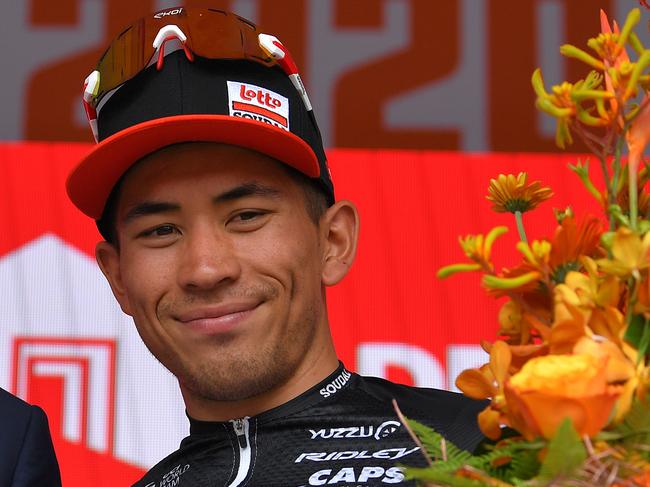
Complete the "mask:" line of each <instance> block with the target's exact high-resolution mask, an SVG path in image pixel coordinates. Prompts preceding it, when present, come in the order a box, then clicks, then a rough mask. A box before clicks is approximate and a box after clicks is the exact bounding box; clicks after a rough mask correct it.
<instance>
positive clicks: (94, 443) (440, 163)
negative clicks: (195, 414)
mask: <svg viewBox="0 0 650 487" xmlns="http://www.w3.org/2000/svg"><path fill="white" fill-rule="evenodd" d="M88 149H89V146H88V145H85V144H62V143H59V144H49V143H15V144H12V143H6V144H0V225H1V228H2V229H3V232H2V233H1V234H0V285H2V286H4V287H1V288H0V292H2V293H4V294H3V295H0V300H2V301H3V303H2V304H3V306H4V307H5V308H6V309H7V310H8V311H7V312H6V313H5V317H4V318H0V386H2V387H4V388H6V389H9V390H12V391H13V392H15V393H18V394H20V395H22V396H27V397H26V399H28V400H31V401H32V402H36V403H39V404H42V405H43V407H44V408H45V409H46V411H47V412H48V415H49V418H50V423H51V426H52V431H53V433H54V436H55V443H56V448H57V452H58V454H59V459H60V463H61V467H62V471H63V475H64V485H66V486H81V485H91V484H92V485H127V484H129V482H132V481H134V480H135V479H136V478H138V476H139V475H140V474H141V473H142V472H143V471H144V470H145V469H146V468H147V467H148V466H150V463H152V459H153V458H158V459H159V458H160V455H159V454H158V453H151V451H152V450H154V449H155V448H156V445H157V444H158V443H165V442H166V443H165V445H164V446H163V447H161V448H164V449H167V450H165V452H167V453H168V452H170V451H171V450H169V448H170V446H169V445H174V444H177V443H178V441H179V440H180V436H182V431H183V429H184V428H185V427H186V426H185V420H184V418H183V417H182V403H181V402H180V400H179V398H178V397H177V393H176V391H175V385H174V384H173V381H170V380H168V379H167V378H165V377H166V376H165V375H164V374H166V372H165V371H163V370H162V368H161V367H160V366H158V365H157V364H153V365H152V370H153V372H152V374H153V375H154V376H155V375H156V374H159V375H161V376H162V377H163V379H161V380H164V381H168V382H165V384H167V386H168V389H169V392H168V393H167V394H168V395H169V396H170V397H171V399H169V401H168V402H171V403H173V404H172V405H173V407H172V408H171V409H172V410H173V411H174V412H175V413H178V415H177V417H175V418H176V419H175V421H177V422H178V423H179V425H178V427H177V428H172V427H171V426H170V427H168V428H167V429H166V430H162V431H158V430H155V428H150V427H148V426H147V424H148V423H146V421H148V420H149V416H153V417H158V416H157V415H159V419H158V420H159V421H162V420H163V419H164V418H166V416H165V414H167V413H166V412H165V411H166V410H164V411H163V410H161V412H159V413H158V412H157V411H158V409H156V408H158V407H160V408H162V407H163V406H162V405H159V404H162V400H160V401H155V402H154V401H151V397H148V398H142V397H141V395H146V393H145V392H142V393H137V392H133V391H138V390H140V388H141V387H143V386H144V387H146V383H147V382H148V381H150V379H147V377H148V376H146V373H147V372H146V371H144V369H143V370H142V371H141V370H139V369H136V368H134V366H132V365H131V364H130V362H129V360H131V359H132V355H134V353H130V352H129V354H127V355H120V353H119V351H120V350H122V351H124V350H130V348H129V347H135V348H136V349H137V347H141V344H140V343H139V340H138V339H137V337H136V336H135V335H134V334H133V332H132V330H131V328H132V327H131V326H130V325H128V322H125V323H127V324H126V325H124V326H122V327H121V328H115V331H113V328H110V326H111V325H110V323H111V321H116V320H118V318H109V319H105V318H103V317H102V316H100V315H97V314H95V315H93V314H92V313H91V311H92V312H95V311H96V310H95V309H94V308H93V310H89V311H88V313H89V314H88V315H86V314H84V313H85V311H83V307H84V303H86V302H88V306H95V305H93V304H92V303H90V301H92V300H91V299H90V298H89V297H88V296H89V295H88V296H86V295H84V296H85V297H82V298H79V296H78V294H79V293H78V292H76V291H75V287H74V286H75V282H77V281H83V282H85V281H84V279H86V278H87V277H86V276H85V274H86V273H91V274H92V273H94V272H95V270H93V269H94V264H93V263H92V261H91V260H90V256H92V255H93V249H94V245H95V243H96V241H97V240H98V238H99V237H98V234H97V232H96V230H95V228H94V224H93V223H92V222H90V221H88V220H87V219H86V218H85V217H83V216H82V215H81V214H80V213H79V212H78V211H77V210H76V209H75V208H74V207H73V206H72V205H71V203H69V202H68V200H67V198H66V196H65V191H64V181H65V177H66V174H67V173H68V171H69V170H70V168H71V167H72V166H73V165H74V164H75V161H77V160H79V158H80V157H81V156H82V155H83V154H84V153H86V152H87V151H88ZM577 157H578V156H576V155H547V154H495V153H493V154H462V153H452V152H416V151H388V150H386V151H372V150H332V151H330V152H329V159H330V164H331V168H332V173H333V178H334V181H335V186H336V192H337V197H338V198H347V199H350V200H353V201H354V202H355V203H356V204H357V206H358V208H359V213H360V215H361V237H360V238H361V240H360V245H359V252H358V255H357V260H356V262H355V264H354V266H353V268H352V271H351V273H350V275H349V276H348V277H347V278H346V279H345V280H344V282H343V283H341V284H340V285H338V286H337V287H335V288H332V289H330V290H329V292H328V301H329V309H330V321H331V324H332V330H333V333H334V336H335V341H336V344H337V347H338V351H339V354H340V357H341V359H342V360H343V361H344V362H345V363H346V364H347V365H348V367H349V368H351V369H355V370H359V371H361V372H365V373H376V374H378V375H383V376H386V377H389V378H391V379H393V380H397V381H400V382H406V383H412V384H413V383H415V384H418V385H429V386H431V385H433V386H438V387H447V388H451V387H452V386H453V378H454V376H455V374H457V372H458V368H460V367H463V366H469V365H472V364H473V363H476V362H477V361H480V360H481V358H482V357H481V356H480V355H477V353H476V345H477V344H478V343H479V341H480V340H481V339H492V338H493V337H494V333H495V331H496V313H497V309H498V303H495V302H494V301H491V300H489V299H488V298H487V297H486V296H485V294H484V291H483V290H482V289H481V288H480V284H479V279H478V277H477V276H475V275H461V276H457V277H454V278H451V279H449V280H447V281H439V280H437V279H436V277H435V273H436V270H437V269H438V268H439V267H440V266H442V265H445V264H448V263H452V262H458V261H462V260H464V256H463V254H462V252H461V250H460V248H459V246H458V242H457V238H458V236H459V235H466V234H468V233H483V232H487V231H488V230H489V229H490V228H492V227H493V226H494V225H498V224H505V225H508V226H510V227H511V231H510V232H509V233H508V234H507V235H506V236H504V237H503V238H502V239H501V240H499V241H498V242H497V245H496V248H495V251H494V254H495V260H496V262H497V266H501V265H506V264H512V263H513V262H514V260H515V259H516V258H517V256H516V252H515V251H514V244H515V242H516V241H517V237H516V230H515V228H514V222H513V219H512V217H511V215H504V214H496V213H493V212H492V211H491V210H490V204H489V202H488V201H486V199H485V194H486V190H487V186H488V184H489V180H490V178H492V177H496V175H497V174H499V173H510V172H512V173H517V172H519V171H527V172H529V175H530V178H531V179H539V180H541V181H542V182H543V183H544V184H545V185H549V186H551V187H552V188H553V190H554V192H555V194H556V195H555V197H554V198H553V199H552V200H551V201H550V202H546V203H544V204H543V205H542V207H541V208H540V209H538V210H537V211H535V212H533V213H531V214H526V215H525V216H524V220H525V223H526V226H527V230H528V236H529V239H535V238H541V237H544V236H550V235H551V234H552V232H553V229H554V226H555V221H554V217H553V212H552V208H553V207H557V208H564V207H565V206H567V205H568V204H571V205H572V206H573V208H574V210H575V212H576V214H578V215H582V214H585V213H586V212H591V213H598V208H597V206H596V204H595V202H594V201H593V200H592V199H590V197H589V196H588V195H587V194H586V191H584V190H583V189H582V187H581V184H580V182H579V181H578V178H577V176H575V175H573V174H572V173H571V172H570V171H569V170H568V169H567V167H566V166H567V164H568V163H574V162H576V160H577ZM596 179H598V178H596ZM44 236H47V238H46V239H45V240H44V239H43V237H44ZM43 242H45V243H43ZM48 242H49V243H48ZM52 242H54V243H52ZM58 242H62V243H58ZM46 244H47V245H46ZM52 245H54V246H55V247H56V248H57V249H58V248H59V247H65V249H66V250H65V252H72V255H73V257H74V259H81V260H80V261H79V263H78V264H77V263H75V264H74V266H72V265H68V264H66V262H71V261H67V260H64V261H62V262H55V261H54V260H56V259H53V258H52V257H51V256H52V255H54V254H51V253H47V252H50V250H51V249H52V248H54V247H52ZM39 249H50V250H47V252H46V251H45V250H43V251H41V250H39ZM39 252H41V253H39ZM77 254H78V256H77ZM56 255H59V254H56ZM62 255H63V254H62ZM65 255H68V254H65ZM39 256H40V257H39ZM79 256H80V257H79ZM65 258H66V259H67V258H68V257H65ZM39 259H40V260H39ZM74 262H77V261H76V260H75V261H74ZM32 265H33V266H34V268H35V269H36V270H35V271H33V273H32V270H30V269H32V267H31V266H32ZM76 266H86V267H84V269H86V268H87V269H89V270H87V271H83V270H79V269H78V267H76ZM51 274H54V275H58V276H63V277H61V278H60V281H57V282H61V283H63V284H61V285H60V286H59V285H57V289H56V290H55V291H53V295H52V296H54V295H56V296H59V295H58V293H59V291H60V289H59V288H60V287H64V288H65V287H66V286H68V287H69V289H68V291H66V292H67V294H64V298H60V297H56V299H55V298H54V297H52V299H49V297H48V295H43V293H44V292H45V291H43V290H42V289H41V287H40V282H39V281H40V280H41V277H39V276H42V280H43V281H47V280H48V279H49V277H47V276H50V275H51ZM34 276H36V277H34ZM97 279H100V278H99V277H98V278H97ZM93 282H94V281H93ZM87 287H92V286H87ZM16 289H18V291H16ZM93 292H95V291H93ZM97 292H101V293H104V294H106V293H108V288H102V289H100V291H97ZM33 293H41V294H40V298H39V301H38V303H37V305H34V306H35V307H36V308H38V309H37V310H36V311H38V313H43V314H44V316H46V317H47V316H52V317H53V318H52V320H49V319H46V320H41V321H38V320H34V319H32V316H33V315H34V313H36V311H34V310H32V308H30V306H31V305H30V304H29V303H30V302H31V301H30V299H32V294H33ZM66 296H67V297H66ZM66 299H67V300H69V302H70V303H77V304H74V306H73V305H72V304H71V305H70V308H71V309H72V308H74V310H73V311H70V312H69V313H68V314H65V313H63V316H64V317H65V319H64V320H63V321H61V323H70V326H68V327H67V328H66V326H67V325H62V324H60V323H59V322H58V321H57V319H56V318H55V317H56V316H58V314H57V313H60V312H61V311H60V308H61V307H63V308H65V304H66V303H65V301H66ZM102 299H104V298H102ZM105 299H106V302H108V303H111V302H112V301H111V298H110V296H108V297H106V298H105ZM61 300H63V301H64V303H63V304H62V303H61ZM78 301H80V304H79V303H78ZM16 302H19V303H22V304H20V305H18V304H16ZM25 303H27V304H25ZM50 307H51V308H52V310H51V311H49V310H50ZM79 307H81V311H80V310H79ZM12 310H13V311H12ZM16 310H17V311H16ZM96 312H97V313H99V311H96ZM48 313H50V314H48ZM116 313H117V312H116ZM78 316H83V319H81V318H79V319H80V320H81V321H82V322H83V326H81V325H78V324H75V323H77V321H75V320H77V317H78ZM88 316H90V318H89V317H88ZM110 316H111V317H113V316H115V317H117V316H118V315H117V314H115V315H113V314H111V315H110ZM23 317H24V318H23ZM23 319H24V321H21V320H23ZM119 319H122V318H119ZM66 320H67V321H66ZM95 321H96V322H97V323H104V322H106V323H109V324H108V325H102V327H101V328H99V325H98V326H97V327H94V326H95V324H94V323H95ZM48 322H49V323H48ZM51 323H59V324H55V325H52V324H51ZM127 333H131V335H129V336H126V335H125V334H127ZM26 343H28V344H31V345H29V346H31V347H34V346H36V345H38V346H40V347H46V348H47V347H50V348H48V349H47V350H50V349H51V347H53V346H58V347H59V348H57V349H56V350H55V351H54V352H47V354H49V355H47V357H46V356H45V355H43V353H45V352H38V353H36V352H33V353H32V352H29V353H31V355H29V354H28V355H29V357H31V358H30V359H29V360H27V362H25V360H23V359H22V358H21V357H23V356H25V357H27V356H28V355H25V353H27V352H25V350H28V348H26V347H27V345H25V344H26ZM35 343H36V345H34V344H35ZM61 343H63V344H65V347H67V348H65V347H64V348H61ZM104 345H106V346H104ZM465 346H467V347H468V348H465ZM83 347H85V348H83ZM92 347H95V348H97V347H99V348H101V347H104V348H103V349H102V350H104V352H102V353H106V354H107V355H106V356H107V357H112V358H110V360H109V363H110V366H108V365H106V362H101V363H104V365H102V367H103V368H102V369H101V370H103V371H106V374H108V375H107V377H109V379H108V381H106V384H109V385H107V386H102V387H104V388H105V389H106V387H109V386H110V384H113V385H112V386H110V387H112V388H110V389H106V390H105V391H103V392H101V391H100V393H98V394H100V395H99V396H93V395H92V390H94V389H92V386H93V384H95V382H94V381H95V379H93V378H92V377H99V375H97V374H95V375H93V367H95V369H96V368H97V367H96V366H94V365H93V363H100V362H97V360H98V359H97V357H100V358H101V356H100V355H97V353H96V352H94V351H93V352H88V350H91V349H92V350H95V349H93V348H92ZM141 349H142V350H144V349H143V348H142V347H141V348H139V349H137V350H139V352H138V353H142V354H143V357H142V359H141V361H142V363H145V362H146V361H148V360H152V359H150V357H148V356H145V352H142V350H141ZM29 350H35V349H34V348H32V349H29ZM39 350H41V349H39ZM42 350H45V348H42ZM52 350H54V349H52ZM70 350H72V352H71V351H70ZM84 350H86V352H84ZM115 350H117V351H118V353H117V354H116V352H115ZM23 352H24V353H23ZM39 354H40V355H39ZM61 354H63V355H66V354H68V355H70V356H71V357H72V358H70V359H68V360H67V364H68V365H67V366H68V369H65V370H72V371H73V372H74V371H75V370H76V371H79V375H78V377H80V379H79V380H80V381H81V382H82V384H83V385H84V387H80V388H79V390H78V391H77V392H74V394H76V395H74V394H73V393H68V392H65V391H67V389H65V387H66V384H67V383H66V381H70V380H72V379H71V378H73V377H77V376H76V375H74V374H72V373H68V372H65V373H64V372H61V370H63V369H61V367H59V368H56V367H53V366H52V362H53V361H55V362H56V361H58V362H61V361H62V360H63V359H61V357H60V355H61ZM84 354H85V355H84ZM135 355H137V353H135ZM34 357H36V358H34ZM39 357H40V358H39ZM44 357H45V358H44ZM52 357H57V358H52ZM79 357H81V358H79ZM93 357H94V358H93ZM33 360H35V361H36V362H38V363H40V364H41V365H40V366H41V369H35V368H33V367H32V366H33V364H32V362H30V361H33ZM39 360H40V362H39ZM93 360H95V362H92V361H93ZM138 360H140V359H138ZM23 362H24V363H26V364H28V365H24V364H23ZM138 363H140V362H138ZM146 363H148V362H146ZM152 363H153V362H152ZM21 364H23V365H21ZM29 364H31V365H29ZM43 364H45V365H43ZM59 365H60V364H59ZM23 366H24V367H28V366H29V367H32V368H30V369H29V370H31V371H32V372H26V374H27V376H25V377H27V378H24V377H23V376H24V374H23V372H21V371H22V370H23V369H22V368H21V367H23ZM48 367H49V368H48ZM138 367H139V366H138ZM32 369H33V370H32ZM39 370H40V372H39ZM48 371H49V372H48ZM57 371H58V372H57ZM21 374H23V375H21ZM66 374H67V375H66ZM71 374H72V375H71ZM84 374H85V375H84ZM111 374H112V375H111ZM143 374H145V375H144V376H143ZM75 380H77V379H75ZM25 381H26V382H25ZM75 383H76V382H75ZM21 384H27V385H26V386H25V388H23V389H21V387H22V386H21ZM102 384H104V382H102ZM95 385H96V384H95ZM131 385H133V389H131V388H130V387H131ZM167 386H166V387H167ZM89 391H90V392H89ZM107 391H108V392H107ZM70 394H72V396H71V395H70ZM102 394H103V395H102ZM129 394H131V396H129V397H126V398H125V397H124V396H125V395H127V396H128V395H129ZM158 394H161V393H160V392H158ZM77 396H78V397H77ZM93 397H104V398H106V399H105V400H106V402H105V404H107V406H105V407H107V408H108V409H109V410H110V411H109V413H107V414H104V415H102V414H101V413H102V411H101V410H98V409H97V408H100V409H101V407H103V406H97V403H96V401H95V402H93V401H94V399H92V398H93ZM157 397H158V398H159V397H160V396H157ZM75 398H76V399H78V400H77V402H75V401H74V400H75ZM89 398H90V399H89ZM142 400H146V401H147V402H146V404H145V406H144V409H143V410H145V411H146V412H147V414H145V415H144V419H142V418H139V417H137V411H138V406H137V404H138V402H139V401H142ZM69 404H80V405H81V406H79V408H78V409H74V411H73V413H70V411H67V412H66V408H68V407H69ZM125 404H126V405H128V406H125ZM66 414H67V415H66ZM75 414H78V415H79V418H80V419H79V420H78V422H80V424H81V426H78V428H79V431H82V433H80V434H78V435H77V434H75V433H74V431H75V430H74V427H73V426H74V425H75V424H77V423H76V422H74V421H73V420H74V419H75V416H74V415H75ZM71 415H72V416H71ZM97 415H99V416H101V418H103V419H102V421H103V422H102V421H100V422H99V423H101V424H103V425H108V426H106V427H105V428H103V429H102V430H101V432H100V433H97V431H96V429H92V428H94V426H92V425H93V424H95V423H94V420H93V418H94V417H97ZM66 418H67V419H66ZM107 418H108V419H107ZM160 418H163V419H160ZM71 421H73V423H74V424H73V423H71ZM138 421H140V422H141V423H138ZM71 424H72V426H71ZM124 424H127V425H135V426H134V427H125V426H124ZM120 431H126V432H127V433H120ZM86 432H88V434H86ZM98 435H99V436H98ZM102 435H103V436H102ZM142 452H146V453H145V454H143V453H142ZM147 455H152V456H153V457H152V459H150V458H149V457H148V456H147Z"/></svg>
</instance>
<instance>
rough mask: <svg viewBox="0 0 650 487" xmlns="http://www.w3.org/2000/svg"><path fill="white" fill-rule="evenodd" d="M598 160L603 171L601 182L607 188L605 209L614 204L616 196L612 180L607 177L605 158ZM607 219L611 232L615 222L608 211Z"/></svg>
mask: <svg viewBox="0 0 650 487" xmlns="http://www.w3.org/2000/svg"><path fill="white" fill-rule="evenodd" d="M598 160H599V161H600V168H601V170H602V171H603V180H604V181H605V188H607V207H610V206H611V205H615V204H616V194H615V191H616V189H615V188H614V184H613V183H612V180H611V179H610V177H609V171H608V170H607V159H606V157H605V156H603V157H599V158H598ZM608 217H609V229H610V231H613V230H615V229H616V222H615V220H614V216H613V215H612V214H611V213H609V211H608Z"/></svg>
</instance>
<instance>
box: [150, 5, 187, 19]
mask: <svg viewBox="0 0 650 487" xmlns="http://www.w3.org/2000/svg"><path fill="white" fill-rule="evenodd" d="M182 12H183V8H182V7H179V8H175V9H172V10H163V11H162V12H158V13H156V14H154V16H153V18H154V19H164V18H165V17H168V16H170V15H180V14H181V13H182Z"/></svg>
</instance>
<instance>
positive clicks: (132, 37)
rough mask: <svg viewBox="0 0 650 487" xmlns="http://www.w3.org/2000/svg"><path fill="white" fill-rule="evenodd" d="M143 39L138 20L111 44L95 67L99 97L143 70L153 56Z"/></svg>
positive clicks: (151, 49) (143, 31) (143, 35)
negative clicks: (97, 72)
mask: <svg viewBox="0 0 650 487" xmlns="http://www.w3.org/2000/svg"><path fill="white" fill-rule="evenodd" d="M144 37H145V26H144V21H143V20H139V21H138V22H136V23H135V24H133V25H132V26H130V27H129V28H128V29H126V30H124V31H123V32H122V33H121V34H120V35H119V36H117V37H116V38H115V40H114V41H113V42H112V43H111V45H110V46H109V47H108V49H107V50H106V52H105V53H104V55H103V56H102V58H101V59H100V60H99V63H98V65H97V70H98V71H99V96H101V95H102V94H104V93H106V92H108V91H111V90H112V89H114V88H117V87H118V86H119V85H121V84H122V83H124V82H125V81H127V80H129V79H131V78H132V77H134V76H135V75H136V74H138V73H139V72H140V71H142V70H143V69H144V67H145V66H146V65H147V62H148V61H149V59H150V58H151V56H152V55H153V46H151V43H149V44H148V46H150V47H149V49H147V45H145V43H144ZM145 51H147V52H145Z"/></svg>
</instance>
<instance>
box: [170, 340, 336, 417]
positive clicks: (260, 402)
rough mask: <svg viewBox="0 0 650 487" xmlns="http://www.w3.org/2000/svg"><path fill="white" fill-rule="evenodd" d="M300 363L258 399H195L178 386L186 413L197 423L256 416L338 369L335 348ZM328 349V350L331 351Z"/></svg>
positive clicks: (296, 394)
mask: <svg viewBox="0 0 650 487" xmlns="http://www.w3.org/2000/svg"><path fill="white" fill-rule="evenodd" d="M326 348H327V349H326V350H322V351H321V353H319V354H318V355H319V356H317V357H312V358H310V359H309V360H303V361H302V362H301V363H300V364H299V365H298V367H297V368H296V370H295V372H294V373H293V374H292V375H291V377H290V378H289V380H287V381H285V382H284V383H283V384H281V385H279V386H278V387H275V388H273V389H271V390H269V391H266V392H264V393H262V394H259V395H257V396H253V397H250V398H247V399H242V400H236V401H215V400H211V399H207V398H204V397H200V396H197V395H196V394H194V393H192V392H191V391H189V390H188V389H187V388H185V387H184V386H183V385H182V384H180V388H181V393H182V394H183V399H184V401H185V407H186V409H187V414H188V415H189V416H190V417H191V418H193V419H197V420H200V421H227V420H229V419H237V418H244V417H247V416H248V417H250V416H256V415H258V414H261V413H263V412H265V411H268V410H270V409H273V408H275V407H278V406H281V405H283V404H285V403H287V402H288V401H290V400H291V399H294V398H295V397H298V396H299V395H300V394H302V393H303V392H305V391H307V390H309V389H311V388H312V387H314V386H315V385H316V384H318V383H319V382H321V381H323V380H324V379H326V378H327V377H328V376H329V375H330V374H332V373H333V372H334V371H335V370H336V369H337V368H338V366H339V361H338V358H337V356H336V352H335V351H334V347H333V346H331V347H326ZM330 348H331V349H330Z"/></svg>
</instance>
